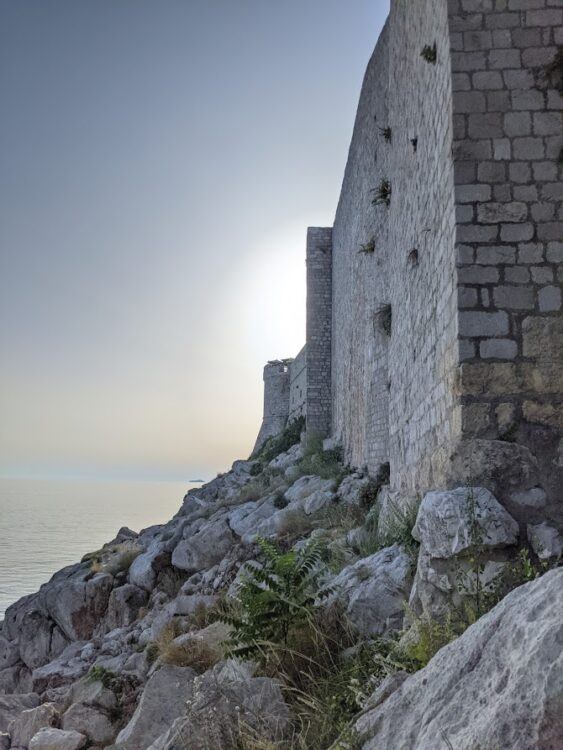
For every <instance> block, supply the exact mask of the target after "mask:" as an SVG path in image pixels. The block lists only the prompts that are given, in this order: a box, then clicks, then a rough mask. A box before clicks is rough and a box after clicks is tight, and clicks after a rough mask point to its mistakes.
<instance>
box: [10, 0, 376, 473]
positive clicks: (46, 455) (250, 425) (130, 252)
mask: <svg viewBox="0 0 563 750" xmlns="http://www.w3.org/2000/svg"><path fill="white" fill-rule="evenodd" d="M388 5H389V3H388V0H283V2H280V1H279V0H0V102H1V115H0V476H63V475H64V476H67V475H85V476H100V477H101V476H104V477H106V476H109V477H127V478H141V479H142V478H158V479H160V478H163V479H166V478H170V479H182V480H185V479H190V478H195V477H196V476H197V477H199V476H201V477H202V478H207V477H209V476H211V475H213V474H215V473H216V472H217V471H219V470H224V469H225V468H227V467H228V466H229V465H230V463H231V462H232V461H233V460H234V459H235V458H240V457H246V456H247V455H248V453H249V452H250V450H251V447H252V444H253V441H254V438H255V436H256V434H257V431H258V428H259V426H260V419H261V411H262V367H263V365H264V363H265V362H266V360H268V359H272V358H278V357H287V356H293V355H295V354H296V353H297V352H298V350H299V349H300V348H301V346H302V345H303V343H304V332H305V330H304V329H305V319H304V304H305V264H304V250H305V233H306V228H307V226H308V225H318V226H328V225H330V224H331V223H332V221H333V217H334V212H335V209H336V203H337V200H338V193H339V190H340V184H341V181H342V176H343V173H344V166H345V162H346V156H347V151H348V145H349V141H350V137H351V133H352V126H353V122H354V116H355V110H356V105H357V100H358V95H359V91H360V85H361V81H362V77H363V73H364V70H365V67H366V65H367V62H368V59H369V56H370V54H371V52H372V50H373V47H374V45H375V42H376V40H377V37H378V34H379V32H380V30H381V27H382V25H383V23H384V20H385V16H386V15H387V12H388Z"/></svg>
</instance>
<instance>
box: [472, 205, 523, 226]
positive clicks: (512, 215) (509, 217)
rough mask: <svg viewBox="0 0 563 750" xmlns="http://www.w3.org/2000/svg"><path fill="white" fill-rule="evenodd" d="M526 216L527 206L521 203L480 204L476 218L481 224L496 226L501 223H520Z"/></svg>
mask: <svg viewBox="0 0 563 750" xmlns="http://www.w3.org/2000/svg"><path fill="white" fill-rule="evenodd" d="M527 216H528V206H527V205H526V204H525V203H521V202H512V203H482V204H480V205H479V206H478V207H477V217H478V220H479V221H480V222H482V223H483V224H498V223H499V222H501V221H506V222H520V221H525V219H526V218H527Z"/></svg>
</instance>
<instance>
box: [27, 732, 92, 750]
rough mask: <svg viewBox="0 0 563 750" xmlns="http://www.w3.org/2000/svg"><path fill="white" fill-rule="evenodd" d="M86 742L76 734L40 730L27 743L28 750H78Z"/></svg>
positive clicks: (83, 737) (81, 736)
mask: <svg viewBox="0 0 563 750" xmlns="http://www.w3.org/2000/svg"><path fill="white" fill-rule="evenodd" d="M87 742H88V740H87V738H86V737H85V736H84V735H83V734H79V733H78V732H74V731H64V730H63V729H40V730H39V732H37V734H36V735H35V737H33V739H32V740H31V742H30V743H29V750H80V748H82V747H84V746H85V745H86V744H87Z"/></svg>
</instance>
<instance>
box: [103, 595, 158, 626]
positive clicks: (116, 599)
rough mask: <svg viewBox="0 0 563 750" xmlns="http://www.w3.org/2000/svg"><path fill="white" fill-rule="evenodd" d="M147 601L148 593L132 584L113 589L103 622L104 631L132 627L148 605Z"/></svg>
mask: <svg viewBox="0 0 563 750" xmlns="http://www.w3.org/2000/svg"><path fill="white" fill-rule="evenodd" d="M147 599H148V596H147V592H146V591H145V590H144V589H142V588H139V586H134V585H133V584H132V583H126V584H125V585H124V586H119V587H118V588H116V589H113V591H112V592H111V594H110V597H109V601H108V608H107V612H106V615H105V617H104V621H103V625H104V629H106V630H113V629H114V628H122V627H124V626H126V625H131V624H132V623H133V622H135V620H136V619H137V615H138V614H139V609H140V608H141V607H144V606H145V604H146V603H147Z"/></svg>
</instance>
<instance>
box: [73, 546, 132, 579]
mask: <svg viewBox="0 0 563 750" xmlns="http://www.w3.org/2000/svg"><path fill="white" fill-rule="evenodd" d="M141 552H142V549H141V548H140V547H138V546H137V545H132V544H130V543H127V542H124V543H123V544H119V545H117V547H114V548H113V549H111V550H99V551H98V552H93V553H91V554H90V555H86V556H85V557H84V558H82V559H83V560H89V561H91V565H90V570H91V571H92V573H110V574H111V575H112V576H116V575H118V574H119V573H126V572H127V571H128V570H129V568H130V567H131V565H132V563H133V561H134V560H135V559H136V558H137V557H138V556H139V555H140V554H141Z"/></svg>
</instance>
